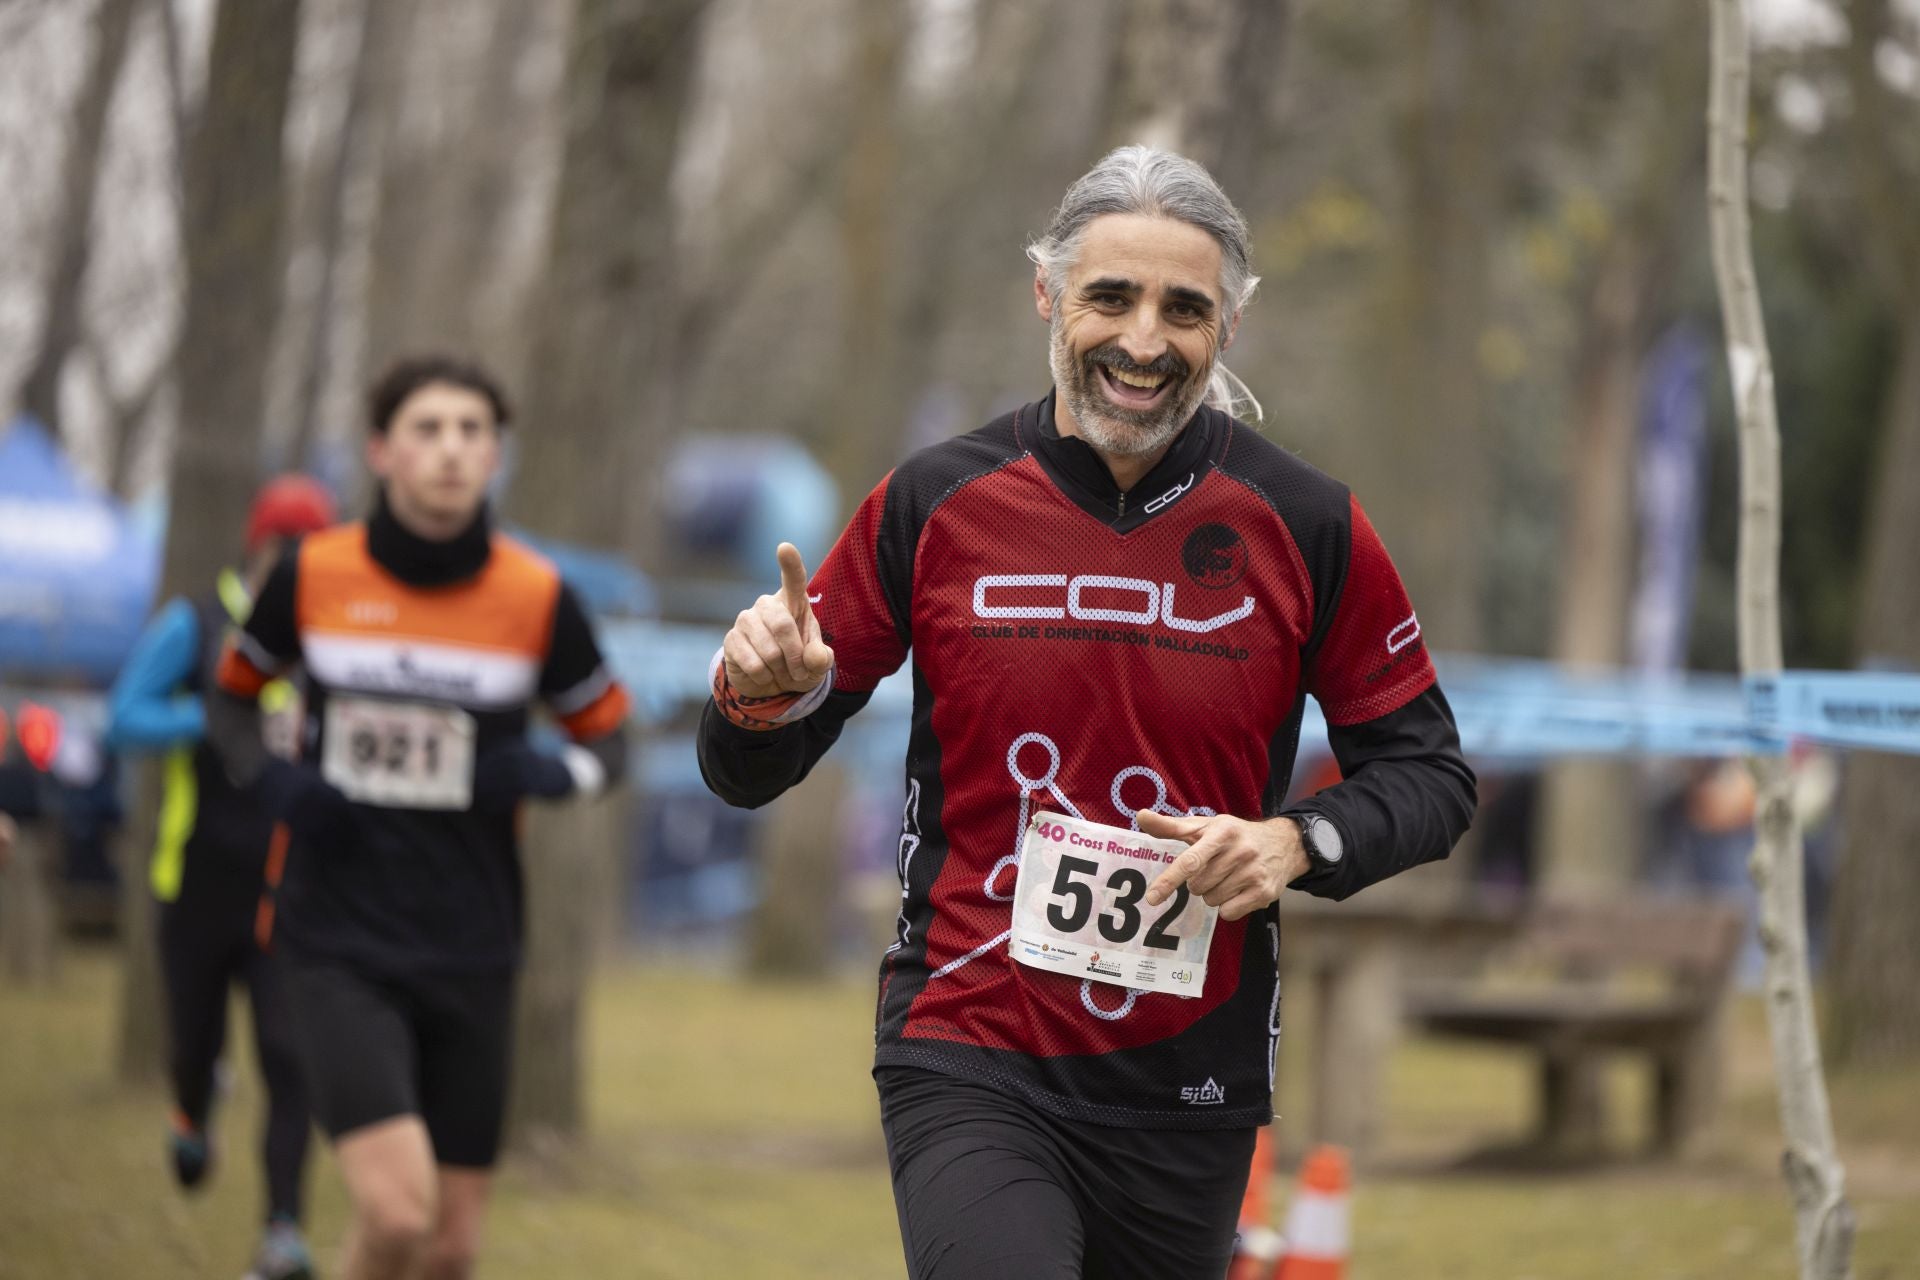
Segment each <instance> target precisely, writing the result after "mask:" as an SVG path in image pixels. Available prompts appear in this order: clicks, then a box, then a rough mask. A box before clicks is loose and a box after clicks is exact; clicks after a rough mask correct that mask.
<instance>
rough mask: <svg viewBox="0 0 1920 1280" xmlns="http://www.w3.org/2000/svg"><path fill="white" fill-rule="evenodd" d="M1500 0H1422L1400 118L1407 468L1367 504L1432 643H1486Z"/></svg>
mask: <svg viewBox="0 0 1920 1280" xmlns="http://www.w3.org/2000/svg"><path fill="white" fill-rule="evenodd" d="M1512 17H1513V15H1512V13H1511V11H1510V10H1508V9H1505V8H1504V7H1502V6H1498V5H1496V4H1495V3H1494V2H1493V0H1417V3H1416V4H1415V5H1414V12H1413V19H1412V21H1411V22H1410V23H1409V30H1408V48H1409V49H1410V50H1411V51H1412V56H1413V57H1414V58H1415V59H1416V62H1415V63H1414V65H1413V67H1412V68H1411V70H1412V80H1413V86H1414V88H1413V93H1412V100H1411V102H1410V103H1409V105H1408V108H1407V114H1406V118H1405V123H1404V125H1403V152H1404V160H1403V171H1404V173H1405V175H1406V184H1407V193H1406V197H1405V203H1404V208H1403V213H1402V226H1401V230H1400V232H1399V234H1397V235H1396V236H1394V238H1393V243H1394V245H1395V248H1394V250H1393V252H1394V254H1395V260H1394V262H1393V264H1392V267H1391V270H1390V274H1389V277H1388V297H1387V299H1386V302H1387V308H1388V314H1387V315H1386V316H1385V318H1384V319H1385V323H1384V326H1383V327H1384V331H1385V337H1386V343H1385V358H1386V360H1387V363H1386V365H1385V368H1386V370H1387V376H1386V377H1385V378H1384V379H1383V380H1382V385H1381V391H1382V393H1383V394H1384V395H1385V396H1386V397H1387V404H1386V412H1387V413H1388V414H1389V415H1390V417H1389V418H1388V420H1389V421H1392V422H1396V423H1400V424H1404V426H1405V430H1404V432H1403V434H1401V435H1399V436H1397V437H1396V447H1398V448H1400V449H1401V450H1402V451H1403V454H1404V460H1403V465H1402V466H1401V467H1399V468H1397V469H1396V475H1397V477H1399V479H1398V480H1397V481H1396V483H1394V484H1393V486H1392V487H1391V489H1390V490H1389V491H1388V492H1386V493H1384V494H1383V495H1382V496H1381V497H1379V498H1376V499H1375V500H1374V501H1373V503H1371V504H1370V506H1369V511H1370V512H1371V513H1372V514H1373V516H1374V519H1375V523H1377V524H1378V525H1379V526H1380V530H1381V533H1382V535H1383V536H1384V537H1385V538H1386V541H1387V545H1388V546H1389V547H1391V548H1393V551H1394V558H1395V560H1396V562H1397V563H1398V564H1399V567H1400V570H1401V573H1402V574H1403V575H1404V576H1405V578H1406V580H1407V585H1408V588H1409V590H1410V591H1411V593H1412V595H1413V599H1414V600H1415V601H1416V602H1417V603H1418V604H1419V607H1420V624H1421V630H1422V632H1423V634H1424V635H1425V636H1426V638H1427V643H1428V644H1430V645H1431V646H1433V647H1434V648H1436V649H1453V650H1461V651H1465V652H1472V651H1474V650H1477V649H1479V648H1480V647H1481V628H1482V616H1481V615H1482V599H1481V597H1482V593H1483V583H1482V577H1481V571H1480V569H1479V567H1478V566H1479V565H1480V564H1481V563H1482V562H1483V561H1484V556H1483V555H1482V549H1483V547H1484V546H1485V545H1486V542H1487V523H1486V517H1485V514H1484V513H1485V512H1486V511H1487V509H1488V505H1489V504H1488V492H1489V486H1490V484H1491V479H1490V477H1491V474H1492V468H1491V466H1490V465H1489V462H1488V455H1487V449H1486V445H1485V432H1484V430H1483V424H1482V422H1481V410H1482V405H1483V400H1484V390H1485V389H1484V378H1483V376H1482V374H1481V364H1480V345H1479V344H1480V337H1481V333H1482V331H1483V330H1484V328H1485V326H1486V322H1487V315H1488V306H1489V302H1488V297H1489V280H1488V266H1487V258H1488V252H1489V250H1488V245H1489V242H1490V239H1491V237H1492V234H1493V227H1494V224H1495V222H1496V209H1497V201H1496V196H1497V193H1498V190H1499V185H1500V184H1499V170H1500V166H1499V159H1500V156H1501V154H1502V147H1503V143H1504V138H1505V135H1506V128H1507V120H1508V116H1507V114H1506V113H1507V112H1509V111H1510V110H1511V107H1510V106H1509V105H1508V104H1507V103H1506V102H1505V101H1504V100H1503V99H1504V97H1505V94H1506V87H1505V85H1504V83H1503V82H1504V80H1505V78H1506V77H1505V72H1506V71H1507V70H1508V66H1507V59H1506V57H1505V56H1504V50H1505V49H1506V44H1505V43H1504V42H1508V41H1512V40H1514V39H1517V38H1518V37H1516V36H1514V35H1513V34H1511V33H1510V32H1507V31H1506V30H1504V28H1505V27H1506V26H1507V25H1509V23H1508V20H1509V19H1511V18H1512Z"/></svg>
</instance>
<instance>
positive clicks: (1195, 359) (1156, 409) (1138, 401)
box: [1034, 213, 1239, 457]
mask: <svg viewBox="0 0 1920 1280" xmlns="http://www.w3.org/2000/svg"><path fill="white" fill-rule="evenodd" d="M1221 265H1222V263H1221V255H1220V246H1219V245H1217V244H1216V243H1214V240H1213V237H1212V236H1210V235H1208V234H1207V233H1206V232H1204V231H1202V230H1200V228H1198V227H1195V226H1193V225H1191V224H1189V223H1185V222H1179V221H1176V220H1174V219H1171V218H1156V217H1146V216H1143V215H1140V214H1131V213H1116V214H1107V215H1105V216H1103V217H1099V218H1095V219H1094V220H1093V221H1092V222H1090V223H1088V224H1087V228H1086V233H1085V235H1084V236H1083V238H1082V240H1081V243H1080V252H1079V256H1078V258H1077V260H1076V261H1075V262H1074V263H1073V265H1072V266H1071V267H1070V268H1069V269H1068V271H1067V279H1066V281H1065V282H1064V285H1063V287H1062V288H1061V290H1060V294H1059V299H1058V301H1057V302H1056V301H1055V300H1054V298H1053V296H1052V295H1051V293H1050V292H1049V291H1048V289H1047V281H1046V280H1045V279H1044V278H1040V277H1036V279H1035V281H1034V292H1035V298H1036V306H1037V307H1038V310H1039V312H1040V318H1041V319H1043V320H1045V321H1047V324H1048V328H1049V347H1050V350H1049V360H1050V363H1051V364H1052V366H1053V382H1054V386H1055V387H1056V388H1057V389H1058V391H1059V393H1060V397H1059V403H1058V405H1057V410H1056V411H1057V414H1058V417H1059V418H1060V426H1061V430H1062V432H1063V433H1067V434H1074V435H1079V436H1081V437H1083V438H1084V439H1085V440H1086V441H1087V443H1089V444H1091V445H1093V446H1094V447H1095V448H1096V449H1098V450H1100V452H1101V453H1103V454H1107V455H1109V456H1113V457H1139V456H1142V455H1145V454H1152V453H1155V452H1158V451H1160V450H1162V449H1164V448H1165V447H1166V446H1167V445H1168V444H1169V443H1170V442H1171V441H1172V440H1173V438H1174V437H1175V436H1176V435H1178V434H1179V433H1180V429H1181V428H1182V427H1184V426H1185V425H1186V424H1187V420H1188V419H1189V418H1191V417H1192V416H1193V414H1194V411H1195V410H1196V409H1198V408H1199V407H1200V402H1201V401H1202V400H1203V399H1205V398H1206V394H1207V380H1208V378H1210V377H1211V376H1212V374H1213V366H1214V362H1215V361H1216V360H1217V359H1218V358H1219V355H1220V352H1221V351H1223V350H1224V349H1225V348H1226V344H1227V343H1228V342H1230V341H1231V340H1232V337H1233V325H1234V323H1235V322H1236V321H1237V320H1238V318H1239V317H1238V316H1237V315H1236V314H1229V313H1228V312H1227V311H1226V309H1225V307H1224V305H1223V302H1222V299H1221V293H1220V272H1221Z"/></svg>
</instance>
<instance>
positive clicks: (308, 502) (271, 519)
mask: <svg viewBox="0 0 1920 1280" xmlns="http://www.w3.org/2000/svg"><path fill="white" fill-rule="evenodd" d="M333 520H334V515H333V498H332V497H331V496H330V495H329V494H328V493H327V491H326V490H325V489H323V488H321V487H320V484H319V482H318V481H315V480H312V479H309V478H308V477H306V476H302V475H285V476H275V477H274V478H273V479H271V480H269V481H267V483H266V485H265V486H264V487H263V488H262V489H261V490H260V492H259V493H258V494H257V495H256V496H255V497H254V499H253V509H252V510H251V511H249V512H247V552H248V554H249V555H251V554H252V553H253V552H254V551H256V550H258V549H259V546H260V544H261V543H263V542H265V541H266V540H267V539H268V538H298V537H300V536H301V535H302V534H308V533H312V532H314V530H316V529H324V528H326V527H327V526H328V525H330V524H332V523H333Z"/></svg>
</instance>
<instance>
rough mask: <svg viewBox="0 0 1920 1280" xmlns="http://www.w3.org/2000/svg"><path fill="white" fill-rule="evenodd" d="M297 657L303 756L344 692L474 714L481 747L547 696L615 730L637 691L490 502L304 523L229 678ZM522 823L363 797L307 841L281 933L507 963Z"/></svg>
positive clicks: (341, 953)
mask: <svg viewBox="0 0 1920 1280" xmlns="http://www.w3.org/2000/svg"><path fill="white" fill-rule="evenodd" d="M295 663H299V664H301V665H302V666H303V667H304V669H305V672H306V676H307V684H308V702H307V712H306V723H305V727H304V730H303V735H302V747H303V754H305V755H306V756H308V757H309V758H311V759H316V760H317V759H320V758H321V757H322V755H323V753H324V751H325V748H326V740H325V739H326V724H327V715H326V712H327V707H328V704H329V702H330V701H332V700H334V699H336V698H343V697H360V698H371V699H381V700H393V701H401V702H406V703H410V704H423V705H428V706H437V707H446V708H457V709H458V710H460V711H463V712H465V713H467V714H468V715H470V716H471V717H472V721H473V724H474V733H475V754H476V756H477V757H482V758H483V757H484V756H485V755H486V754H487V752H488V751H489V750H490V749H491V748H493V747H495V746H498V745H501V744H504V743H508V742H510V741H513V740H516V739H520V738H524V737H525V735H526V732H527V724H528V718H529V712H530V709H531V706H532V704H533V703H534V701H536V700H540V701H544V702H545V703H546V704H547V705H548V706H549V707H550V708H551V709H552V710H553V711H554V713H555V714H556V715H557V716H558V718H559V720H560V722H561V724H562V726H563V727H564V728H565V729H566V730H567V732H568V733H569V734H570V735H571V736H572V737H573V738H575V739H576V740H578V741H583V742H584V741H591V740H593V739H597V738H601V737H604V736H606V735H608V734H611V733H615V732H618V731H619V730H620V728H621V726H622V725H623V724H624V722H625V720H626V716H627V711H628V707H629V702H628V697H627V693H626V691H625V689H624V688H623V687H622V686H621V685H620V684H619V682H618V681H617V680H615V679H614V678H613V676H612V674H611V672H610V671H609V669H608V668H607V666H606V664H605V663H604V661H603V660H602V658H601V654H600V648H599V645H598V643H597V642H596V641H595V639H594V635H593V628H592V625H591V623H590V622H589V620H588V618H587V615H586V613H585V611H584V610H583V609H582V608H581V605H580V602H579V601H578V600H577V599H576V598H575V596H574V594H573V592H572V591H570V590H569V589H568V588H567V586H566V584H565V583H564V582H563V581H562V580H561V577H560V574H559V572H558V571H557V570H556V569H555V568H554V566H553V565H552V564H551V563H550V562H549V561H548V560H546V558H545V557H543V556H540V555H537V554H536V553H534V552H533V551H531V550H529V549H528V548H526V547H525V546H522V545H521V544H520V543H518V542H516V541H514V540H513V539H512V538H509V537H506V536H504V535H502V534H498V533H494V532H492V531H491V530H490V528H489V527H488V522H487V520H486V518H485V517H484V516H482V518H480V519H479V520H476V521H475V523H474V525H473V526H472V527H471V528H470V529H468V530H467V531H466V532H465V533H463V534H461V535H460V536H459V537H458V538H455V539H453V540H450V541H447V542H441V543H436V542H430V541H428V540H426V539H422V538H419V537H417V536H415V535H414V534H412V533H410V532H408V531H407V530H406V529H405V528H404V527H403V526H402V525H400V523H399V522H398V521H397V520H395V519H394V517H393V515H392V514H391V513H390V512H389V511H388V510H387V509H386V507H385V505H384V503H382V504H381V505H380V506H379V508H378V509H377V510H376V511H375V513H374V515H373V517H372V518H371V519H369V520H368V521H367V522H366V523H364V524H349V525H341V526H339V527H337V528H333V529H328V530H325V531H324V532H321V533H316V534H312V535H310V536H309V537H307V538H306V539H304V540H303V541H302V542H301V543H300V545H299V546H298V547H297V548H296V549H295V551H293V552H292V553H291V554H289V555H288V556H287V557H286V558H285V559H283V560H282V561H281V562H280V563H279V565H277V566H276V567H275V569H274V571H273V574H272V576H270V577H269V578H268V580H267V583H266V586H265V587H264V588H263V589H262V590H261V592H260V597H259V599H258V600H257V601H256V602H255V604H254V607H253V612H252V614H251V615H250V616H249V617H248V619H247V624H246V627H245V629H244V630H242V631H240V632H238V633H237V634H235V635H234V636H233V637H232V638H231V640H230V641H229V643H228V646H227V649H226V652H225V655H224V657H223V659H222V661H221V665H220V669H219V683H220V686H221V687H222V688H223V689H225V690H226V691H227V692H228V693H231V694H234V695H237V696H240V697H253V696H255V695H257V694H258V692H259V690H260V687H261V685H262V684H264V683H265V681H266V680H267V679H268V678H269V677H271V676H273V675H276V674H278V673H280V672H281V671H283V670H286V669H287V668H289V667H291V666H293V665H294V664H295ZM516 836H517V832H516V816H515V814H513V813H512V812H510V811H505V812H503V811H500V810H497V809H489V810H481V809H478V808H474V809H467V810H435V809H422V808H394V807H385V806H375V805H370V804H360V803H355V804H353V805H352V806H351V814H350V821H349V822H348V823H347V825H346V827H345V829H343V830H341V831H340V832H339V833H338V834H337V836H336V837H335V838H334V839H333V840H331V841H330V842H329V845H328V847H325V848H307V847H303V846H302V845H301V842H300V841H299V840H297V839H296V841H295V844H294V847H293V849H292V850H291V852H290V854H289V857H288V861H287V866H286V873H285V874H286V878H285V881H284V883H283V884H282V886H281V889H280V894H279V910H278V922H277V925H276V937H277V938H278V939H280V940H283V941H285V942H286V943H287V944H288V946H289V947H291V948H292V949H294V950H295V951H297V952H299V953H300V954H302V955H303V956H313V957H319V958H325V959H330V960H340V961H346V962H349V963H352V964H354V965H356V966H359V967H361V968H364V969H367V970H370V971H372V972H375V973H388V974H401V973H413V972H420V971H427V970H441V971H461V970H465V971H480V970H498V969H503V968H507V967H510V966H511V965H513V964H514V963H515V962H516V961H517V959H518V957H519V947H520V928H521V915H522V908H521V877H520V864H519V850H518V842H517V838H516Z"/></svg>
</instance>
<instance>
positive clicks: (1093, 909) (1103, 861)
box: [1010, 813, 1220, 996]
mask: <svg viewBox="0 0 1920 1280" xmlns="http://www.w3.org/2000/svg"><path fill="white" fill-rule="evenodd" d="M1186 848H1187V846H1186V843H1185V842H1184V841H1181V840H1156V839H1154V838H1153V837H1151V836H1143V835H1141V834H1140V833H1139V832H1138V831H1129V830H1128V829H1127V828H1125V827H1109V826H1103V825H1102V824H1100V823H1097V822H1083V821H1081V820H1079V819H1077V818H1067V817H1062V816H1061V815H1060V814H1057V813H1037V814H1035V815H1034V816H1033V819H1032V820H1031V821H1030V822H1028V824H1027V830H1026V835H1025V837H1024V838H1023V840H1022V843H1021V848H1020V874H1019V878H1018V880H1017V881H1016V882H1015V884H1014V890H1013V934H1012V939H1011V943H1010V946H1011V950H1012V954H1013V958H1014V959H1015V960H1018V961H1019V962H1020V963H1021V964H1025V965H1031V966H1033V967H1034V968H1036V969H1048V970H1051V971H1053V972H1055V973H1062V974H1065V975H1066V976H1068V977H1070V978H1088V979H1091V980H1093V981H1095V982H1107V983H1112V984H1113V985H1115V986H1121V987H1133V988H1136V989H1138V990H1141V991H1164V992H1167V993H1170V994H1172V995H1177V996H1198V995H1199V994H1200V992H1201V990H1202V989H1203V988H1204V987H1205V986H1206V982H1207V951H1208V949H1209V948H1210V947H1212V945H1213V927H1214V925H1215V924H1216V923H1217V922H1218V921H1219V919H1220V911H1219V908H1217V907H1210V906H1208V905H1207V904H1206V903H1205V902H1203V901H1202V900H1201V899H1200V898H1199V897H1198V896H1197V895H1195V894H1194V893H1192V892H1191V891H1190V890H1188V888H1187V887H1186V886H1185V885H1181V886H1180V887H1179V888H1178V889H1175V890H1174V892H1173V896H1172V897H1170V898H1168V899H1167V900H1166V901H1165V902H1163V903H1161V904H1160V905H1159V906H1157V907H1149V906H1148V905H1147V886H1148V885H1150V884H1152V883H1153V881H1154V880H1155V879H1156V878H1157V877H1158V876H1159V875H1160V873H1161V872H1162V871H1165V870H1166V869H1167V866H1168V864H1169V863H1171V862H1172V861H1173V860H1174V859H1175V858H1177V857H1179V856H1180V855H1181V853H1182V852H1184V851H1185V850H1186Z"/></svg>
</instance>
